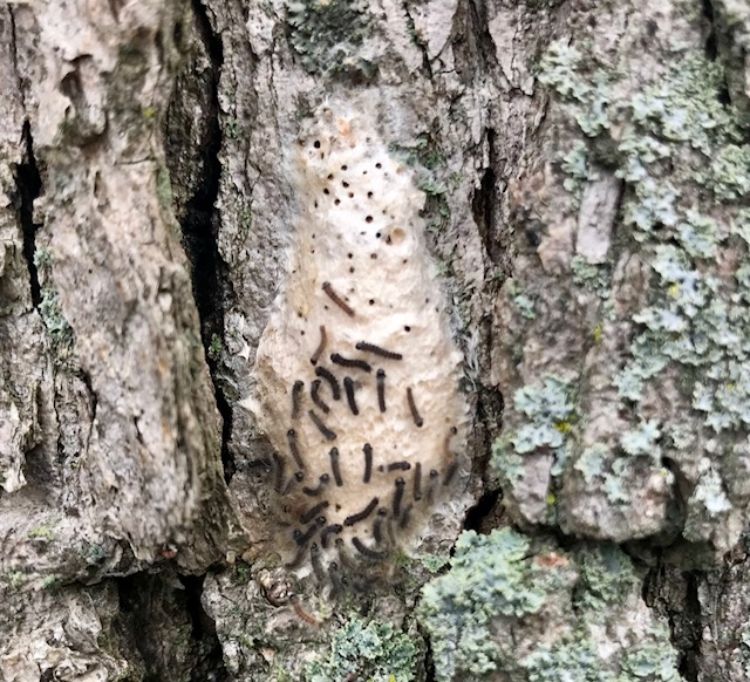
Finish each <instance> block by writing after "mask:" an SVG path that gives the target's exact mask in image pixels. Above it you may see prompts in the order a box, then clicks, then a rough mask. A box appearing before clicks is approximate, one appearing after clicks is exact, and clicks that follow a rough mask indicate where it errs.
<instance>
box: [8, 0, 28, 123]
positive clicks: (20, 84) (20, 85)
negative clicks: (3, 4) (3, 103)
mask: <svg viewBox="0 0 750 682" xmlns="http://www.w3.org/2000/svg"><path fill="white" fill-rule="evenodd" d="M8 14H9V15H10V39H11V54H12V55H13V72H14V73H15V74H16V81H18V94H19V96H20V97H21V106H22V107H23V109H24V111H26V96H25V94H24V91H23V79H22V78H21V73H20V72H19V70H18V34H17V33H16V15H15V13H14V12H13V5H11V4H9V5H8Z"/></svg>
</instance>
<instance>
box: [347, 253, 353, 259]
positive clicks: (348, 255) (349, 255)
mask: <svg viewBox="0 0 750 682" xmlns="http://www.w3.org/2000/svg"><path fill="white" fill-rule="evenodd" d="M346 257H347V258H354V254H353V253H347V254H346Z"/></svg>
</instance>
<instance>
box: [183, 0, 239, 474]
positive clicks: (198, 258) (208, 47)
mask: <svg viewBox="0 0 750 682" xmlns="http://www.w3.org/2000/svg"><path fill="white" fill-rule="evenodd" d="M192 8H193V13H194V15H195V20H196V21H195V24H196V29H197V37H198V39H199V40H200V41H201V43H202V44H203V48H204V50H205V52H206V54H207V56H208V59H209V62H210V83H209V89H210V92H209V93H208V95H209V96H208V99H207V101H206V103H205V104H206V108H205V110H204V112H203V113H204V116H205V134H204V139H203V141H202V142H203V144H202V149H201V150H200V152H199V156H200V157H201V158H200V160H201V173H200V177H199V180H198V182H197V183H196V184H195V186H194V189H193V194H192V196H191V197H190V198H189V200H188V201H187V203H186V205H185V207H184V211H182V215H181V220H180V223H181V228H182V243H183V247H184V248H185V252H186V254H187V257H188V259H189V261H190V265H191V275H192V288H193V297H194V299H195V303H196V307H197V309H198V315H199V317H200V326H201V339H202V341H203V346H204V348H205V351H206V359H207V362H208V365H209V369H210V372H211V379H212V381H213V385H214V393H215V396H216V403H217V407H218V409H219V413H220V414H221V416H222V420H223V426H222V452H221V458H222V464H223V467H224V477H225V479H226V480H227V482H228V481H229V480H230V479H231V476H232V473H233V471H234V464H233V461H232V456H231V454H230V452H229V447H228V443H229V439H230V436H231V432H232V411H231V409H230V407H229V404H228V402H227V399H226V397H225V396H224V392H223V391H222V389H221V386H220V382H219V379H218V372H219V366H220V362H221V349H222V348H223V347H224V292H225V290H226V286H227V284H226V282H227V278H226V265H225V263H224V261H223V260H222V257H221V254H220V253H219V245H218V234H219V230H220V227H221V216H220V214H219V211H218V210H217V208H216V200H217V198H218V196H219V187H220V182H221V162H220V160H219V153H220V151H221V146H222V131H221V123H220V120H219V114H220V106H219V79H220V76H221V68H222V65H223V61H224V48H223V44H222V40H221V37H220V36H219V35H218V34H217V33H215V32H214V30H213V27H212V26H211V22H210V20H209V18H208V11H207V9H206V7H205V5H203V3H201V2H200V0H194V1H193V3H192Z"/></svg>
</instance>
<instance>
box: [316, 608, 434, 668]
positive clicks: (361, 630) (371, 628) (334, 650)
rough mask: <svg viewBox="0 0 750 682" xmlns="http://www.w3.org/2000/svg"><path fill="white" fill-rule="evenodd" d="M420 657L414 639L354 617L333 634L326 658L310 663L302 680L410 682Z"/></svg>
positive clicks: (386, 626) (382, 625)
mask: <svg viewBox="0 0 750 682" xmlns="http://www.w3.org/2000/svg"><path fill="white" fill-rule="evenodd" d="M419 653H420V650H419V648H418V647H417V645H416V644H415V643H414V641H413V639H412V638H411V637H410V636H409V635H407V634H405V633H403V632H400V631H398V630H396V629H395V628H394V627H393V626H392V625H390V624H388V623H381V622H378V621H369V622H365V621H363V620H361V619H360V618H356V617H355V618H352V619H350V620H348V621H347V622H345V623H344V624H343V625H342V626H341V627H340V628H338V629H337V630H336V632H335V634H334V635H333V639H332V640H331V646H330V649H329V652H328V655H327V656H326V657H325V658H321V659H320V660H317V661H313V662H312V663H310V664H309V665H308V666H307V668H306V669H305V674H304V679H305V680H306V681H307V682H330V681H331V680H346V679H354V678H356V679H358V680H360V679H361V680H371V681H372V682H410V680H413V679H414V678H415V674H416V669H417V661H418V656H419Z"/></svg>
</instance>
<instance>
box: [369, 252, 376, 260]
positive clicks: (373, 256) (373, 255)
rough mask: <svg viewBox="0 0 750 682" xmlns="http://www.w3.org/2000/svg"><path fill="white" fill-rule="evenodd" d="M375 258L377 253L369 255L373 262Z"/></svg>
mask: <svg viewBox="0 0 750 682" xmlns="http://www.w3.org/2000/svg"><path fill="white" fill-rule="evenodd" d="M377 257H378V254H377V253H371V254H370V258H372V259H373V260H375V259H376V258H377Z"/></svg>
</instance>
